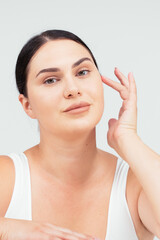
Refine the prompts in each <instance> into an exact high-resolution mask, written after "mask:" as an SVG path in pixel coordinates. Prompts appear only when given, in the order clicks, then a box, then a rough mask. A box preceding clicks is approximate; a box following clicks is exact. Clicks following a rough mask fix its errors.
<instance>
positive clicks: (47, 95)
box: [23, 39, 104, 135]
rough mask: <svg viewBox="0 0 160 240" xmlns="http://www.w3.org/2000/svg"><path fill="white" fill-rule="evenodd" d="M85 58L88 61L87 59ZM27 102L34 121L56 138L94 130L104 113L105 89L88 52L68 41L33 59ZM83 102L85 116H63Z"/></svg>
mask: <svg viewBox="0 0 160 240" xmlns="http://www.w3.org/2000/svg"><path fill="white" fill-rule="evenodd" d="M85 58H86V59H85ZM27 89H28V99H27V102H26V103H27V104H26V103H25V104H23V107H24V110H25V111H26V113H27V114H28V115H29V116H30V117H31V118H36V119H37V120H38V121H39V127H40V131H41V130H42V129H43V130H45V131H47V132H50V133H53V134H54V135H56V134H57V135H60V134H61V135H63V134H66V133H70V134H71V133H73V134H75V133H78V132H79V131H81V132H82V131H84V132H86V131H88V130H91V129H93V128H94V127H95V126H96V124H97V123H98V122H99V121H100V119H101V116H102V114H103V110H104V96H103V85H102V80H101V76H100V73H99V71H98V70H97V68H96V66H95V64H94V62H93V59H92V57H91V55H90V54H89V52H88V51H87V49H86V48H85V47H83V46H82V45H80V44H78V43H76V42H74V41H72V40H68V39H61V40H54V41H49V42H47V43H46V44H45V45H43V46H42V47H41V48H40V49H39V50H38V51H37V52H36V53H35V55H34V56H33V57H32V59H31V61H30V64H29V68H28V77H27ZM81 101H83V102H87V103H89V104H90V106H89V107H88V109H87V110H85V111H83V112H73V111H72V112H70V111H69V112H64V111H65V109H66V108H68V107H69V106H71V105H72V104H79V103H80V102H81Z"/></svg>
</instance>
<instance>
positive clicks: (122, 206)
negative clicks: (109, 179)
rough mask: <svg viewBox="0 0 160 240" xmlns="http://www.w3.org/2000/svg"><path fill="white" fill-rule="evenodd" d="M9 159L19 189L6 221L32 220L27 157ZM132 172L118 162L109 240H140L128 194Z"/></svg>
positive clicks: (6, 215)
mask: <svg viewBox="0 0 160 240" xmlns="http://www.w3.org/2000/svg"><path fill="white" fill-rule="evenodd" d="M7 156H9V157H10V158H11V159H12V160H13V162H14V166H15V185H14V190H13V194H12V198H11V201H10V204H9V207H8V209H7V212H6V214H5V217H6V218H14V219H24V220H32V203H31V179H30V170H29V164H28V159H27V156H26V155H25V154H24V153H23V152H22V153H18V154H17V153H10V154H7ZM128 169H129V165H128V164H127V163H126V162H125V161H124V160H122V159H121V158H118V161H117V166H116V171H115V175H114V180H113V184H112V190H111V196H110V202H109V210H108V211H109V212H108V224H107V230H106V238H105V240H120V239H123V240H138V237H137V235H136V231H135V228H134V224H133V221H132V218H131V215H130V212H129V208H128V205H127V201H126V194H125V193H126V180H127V173H128Z"/></svg>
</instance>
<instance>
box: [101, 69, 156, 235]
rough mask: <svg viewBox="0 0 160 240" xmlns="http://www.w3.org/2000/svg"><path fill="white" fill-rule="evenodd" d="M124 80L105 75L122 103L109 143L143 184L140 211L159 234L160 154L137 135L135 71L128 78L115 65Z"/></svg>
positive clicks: (150, 228) (118, 74)
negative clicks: (116, 80) (114, 79)
mask: <svg viewBox="0 0 160 240" xmlns="http://www.w3.org/2000/svg"><path fill="white" fill-rule="evenodd" d="M115 75H116V76H117V78H118V79H119V81H120V82H121V83H117V82H115V81H113V80H111V79H109V78H105V77H102V81H103V82H104V83H105V84H107V85H108V86H110V87H112V88H113V89H115V90H116V91H118V92H119V94H120V96H121V98H122V100H123V103H122V107H121V109H120V111H119V116H118V120H116V119H110V120H109V122H108V124H109V130H108V133H107V140H108V144H109V145H110V146H111V147H112V148H113V149H114V150H115V151H116V152H117V153H118V154H119V155H120V156H121V158H122V159H124V160H125V161H126V162H127V163H128V164H129V166H130V168H131V170H132V171H133V173H134V174H135V176H136V177H137V179H138V181H139V183H140V184H141V186H142V191H141V193H140V195H139V200H138V213H139V217H140V219H141V221H142V222H143V224H144V226H145V227H146V228H147V229H148V230H149V231H150V232H152V233H153V234H155V235H156V236H160V185H159V184H160V156H159V155H158V154H157V153H155V152H154V151H153V150H152V149H150V148H149V147H148V146H147V145H145V144H144V143H143V142H142V140H141V139H140V137H139V136H138V135H137V89H136V84H135V80H134V77H133V74H132V73H129V74H128V79H127V78H126V77H125V76H124V75H123V74H122V73H121V72H120V71H119V70H118V69H117V68H116V69H115Z"/></svg>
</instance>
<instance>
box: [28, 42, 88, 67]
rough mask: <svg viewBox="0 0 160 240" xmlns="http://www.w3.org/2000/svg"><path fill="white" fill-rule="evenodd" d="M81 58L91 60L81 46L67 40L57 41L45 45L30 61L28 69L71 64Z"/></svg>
mask: <svg viewBox="0 0 160 240" xmlns="http://www.w3.org/2000/svg"><path fill="white" fill-rule="evenodd" d="M82 57H89V58H91V59H92V57H91V55H90V53H89V51H88V50H87V49H86V48H85V47H84V46H82V45H81V44H79V43H77V42H75V41H72V40H68V39H60V40H59V39H58V40H53V41H49V42H47V43H45V44H44V45H43V46H41V47H40V49H39V50H38V51H37V52H36V53H35V55H34V56H33V57H32V59H31V61H30V64H29V65H30V68H32V67H36V65H37V66H39V67H41V65H43V67H45V66H46V67H48V64H49V65H50V66H51V67H54V66H55V65H57V66H58V65H63V64H73V62H74V61H77V60H78V59H80V58H82Z"/></svg>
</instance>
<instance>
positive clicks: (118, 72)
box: [114, 68, 129, 89]
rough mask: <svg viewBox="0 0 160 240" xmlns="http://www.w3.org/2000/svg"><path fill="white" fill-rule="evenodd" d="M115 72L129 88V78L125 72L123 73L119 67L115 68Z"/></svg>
mask: <svg viewBox="0 0 160 240" xmlns="http://www.w3.org/2000/svg"><path fill="white" fill-rule="evenodd" d="M114 73H115V75H116V77H117V78H118V79H119V80H120V82H121V84H122V85H124V86H125V87H127V88H128V89H129V82H128V79H127V78H126V77H125V76H124V75H123V73H121V72H120V71H119V69H118V68H115V70H114Z"/></svg>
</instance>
